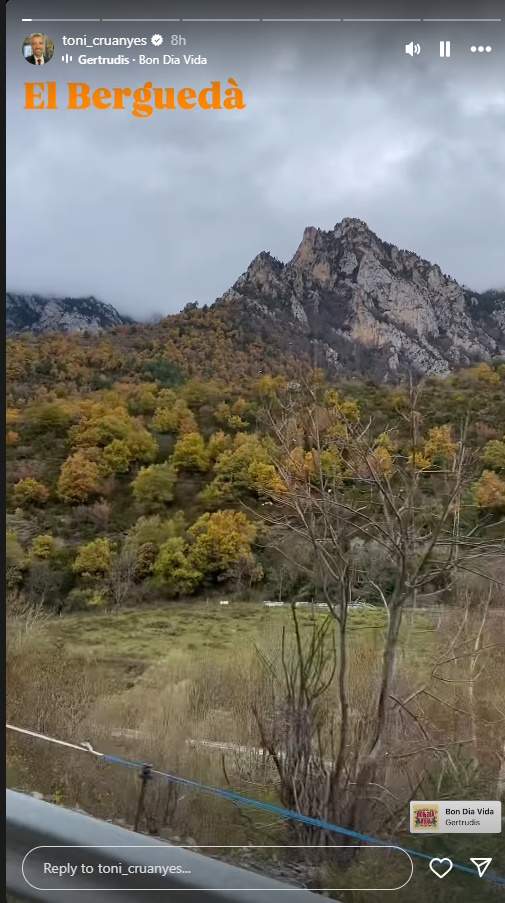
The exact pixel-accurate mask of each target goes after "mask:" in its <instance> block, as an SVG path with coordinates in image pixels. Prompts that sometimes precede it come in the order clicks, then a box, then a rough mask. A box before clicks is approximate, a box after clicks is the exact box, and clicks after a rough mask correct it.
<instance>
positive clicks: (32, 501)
mask: <svg viewBox="0 0 505 903" xmlns="http://www.w3.org/2000/svg"><path fill="white" fill-rule="evenodd" d="M48 498H49V489H48V488H47V486H44V484H43V483H41V482H40V481H39V480H35V479H34V478H33V477H26V478H25V479H24V480H19V481H18V482H17V483H16V485H15V486H14V501H15V503H16V504H17V505H45V503H46V502H47V500H48Z"/></svg>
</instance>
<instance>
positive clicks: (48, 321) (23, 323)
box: [5, 292, 133, 335]
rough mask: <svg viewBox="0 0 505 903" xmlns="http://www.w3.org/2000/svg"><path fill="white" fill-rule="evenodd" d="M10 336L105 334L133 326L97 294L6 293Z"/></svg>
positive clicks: (7, 322) (7, 325) (127, 318)
mask: <svg viewBox="0 0 505 903" xmlns="http://www.w3.org/2000/svg"><path fill="white" fill-rule="evenodd" d="M5 300H6V327H7V334H8V335H14V334H17V333H23V332H33V333H44V332H70V333H73V332H84V331H88V332H92V333H97V332H102V331H103V330H105V329H110V328H112V327H114V326H121V325H124V324H127V323H132V322H133V320H132V319H131V318H130V317H126V316H123V315H122V314H120V313H118V311H117V310H116V308H115V307H113V305H112V304H107V303H106V302H104V301H98V300H97V298H95V297H94V296H93V295H88V296H85V297H80V298H71V297H58V296H55V295H40V294H30V293H22V292H6V296H5Z"/></svg>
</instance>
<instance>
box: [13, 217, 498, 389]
mask: <svg viewBox="0 0 505 903" xmlns="http://www.w3.org/2000/svg"><path fill="white" fill-rule="evenodd" d="M9 298H11V299H17V301H16V304H17V309H18V313H19V311H21V314H22V315H23V316H22V317H21V320H22V322H21V325H19V317H18V321H15V322H14V324H13V319H14V320H15V318H13V317H12V315H11V319H10V321H9ZM19 299H21V300H19ZM44 303H45V305H46V307H45V308H44ZM37 305H38V307H42V308H44V310H46V315H44V316H42V315H41V316H40V317H39V319H38V320H37V313H38V307H37ZM62 305H63V308H64V310H62ZM7 306H8V317H7V325H8V332H9V331H10V332H18V333H19V332H29V331H32V332H35V333H41V332H46V331H48V330H53V331H54V330H56V331H63V332H72V331H76V332H81V333H82V332H83V331H88V332H91V333H98V332H102V331H107V330H109V329H110V328H111V327H121V326H127V327H129V329H131V330H133V332H132V335H131V338H130V339H127V337H126V335H125V330H124V329H121V330H120V332H121V334H122V335H123V339H121V341H122V342H123V344H124V343H125V342H131V344H132V345H133V346H135V347H138V345H139V343H140V344H141V345H144V344H145V345H146V347H147V346H148V345H150V343H152V342H154V343H155V344H156V346H158V347H159V349H160V353H162V354H163V355H164V356H165V357H168V358H170V359H171V360H173V361H177V364H178V365H181V366H183V369H189V370H190V371H191V369H192V368H193V367H194V366H195V365H196V364H195V362H194V360H193V358H192V360H191V361H187V362H186V365H184V363H183V359H185V357H186V356H187V354H188V353H189V352H188V350H187V349H190V348H198V349H199V351H198V356H199V358H200V356H201V355H202V356H203V359H202V361H201V362H200V364H198V367H199V368H200V369H201V370H202V372H203V371H205V373H206V375H212V373H213V372H214V371H221V370H222V368H223V362H222V361H221V360H220V359H217V358H216V359H215V358H214V357H213V355H216V354H218V355H219V356H220V355H221V354H222V351H221V350H219V351H218V349H220V348H221V347H222V346H220V345H219V342H218V341H217V340H216V336H223V337H224V336H226V354H227V355H235V356H236V357H237V358H239V357H240V360H241V364H240V366H241V368H242V370H244V372H245V369H248V370H250V369H259V367H261V364H260V365H259V367H258V363H257V362H258V360H259V359H261V356H263V359H264V361H265V366H266V367H267V368H268V367H272V366H274V369H275V362H277V361H278V362H279V363H280V362H281V360H282V367H283V369H284V370H290V369H293V370H295V369H296V366H297V364H299V363H301V362H304V366H306V365H308V366H312V367H320V368H322V369H324V370H327V371H329V372H330V373H333V374H335V375H349V376H365V377H369V378H372V379H374V380H376V381H383V380H386V381H391V380H393V381H396V380H398V379H402V378H403V377H405V376H406V375H407V374H409V373H410V374H414V375H419V376H422V375H445V374H447V373H449V372H450V371H451V370H455V369H459V368H461V367H465V366H469V365H471V364H473V363H476V362H478V361H487V360H491V359H493V358H497V357H501V356H502V355H505V292H504V291H499V290H497V289H490V290H488V291H486V292H480V293H479V292H474V291H472V290H471V289H469V288H467V287H466V286H462V285H460V284H459V283H458V282H457V281H456V280H455V279H454V278H453V277H451V276H449V275H447V274H445V273H443V272H442V269H441V268H440V266H439V265H438V264H436V263H431V262H430V261H428V260H425V259H424V258H422V257H420V256H419V255H417V254H416V253H415V252H413V251H408V250H402V249H399V248H398V247H396V246H395V245H393V244H391V243H390V242H387V241H384V240H382V239H381V238H379V237H378V236H377V235H376V234H375V233H374V232H373V231H372V230H371V229H370V228H369V227H368V225H367V224H366V223H365V222H364V221H363V220H360V219H356V218H345V219H343V220H342V221H340V222H338V223H337V224H336V225H335V227H334V228H333V229H330V230H323V229H318V228H316V227H314V226H308V227H307V228H306V229H305V230H304V232H303V236H302V239H301V241H300V243H299V245H298V247H297V248H296V250H295V252H294V254H293V256H292V257H291V259H290V260H288V261H287V262H282V261H280V260H278V259H277V258H276V257H274V256H273V255H272V254H271V253H270V252H269V251H260V253H259V254H257V255H256V256H255V257H254V258H253V260H252V261H251V263H250V264H249V266H248V267H247V269H246V270H245V271H244V272H243V273H242V274H241V275H240V276H239V277H238V279H236V280H235V282H234V283H233V285H232V286H231V287H230V288H229V289H228V290H227V291H226V292H224V293H223V294H222V295H221V296H220V297H219V298H217V299H216V301H214V303H213V304H212V305H204V306H203V307H202V308H198V305H197V304H195V303H192V304H188V305H186V306H185V308H184V309H183V310H182V311H181V312H180V313H177V314H170V315H169V316H167V317H165V318H163V319H162V320H160V322H159V323H156V324H146V323H137V324H134V325H131V324H132V320H131V319H130V318H128V317H125V316H122V315H120V314H119V313H118V312H117V310H116V309H115V308H113V307H112V306H111V305H106V304H104V303H103V302H99V301H97V300H96V299H95V298H93V297H90V298H87V299H69V298H67V299H63V300H62V299H60V300H59V301H58V299H45V301H44V299H43V298H42V297H41V296H37V295H32V296H27V295H15V294H13V293H11V294H10V295H9V294H8V295H7ZM11 306H12V304H11ZM34 308H35V311H34ZM43 312H44V311H43ZM47 312H48V314H49V315H47ZM23 318H24V319H23ZM34 320H35V325H34V323H33V321H34ZM16 323H17V324H18V325H16ZM9 324H10V329H9ZM127 331H128V330H127ZM213 333H215V336H214V338H213ZM205 335H206V336H207V339H205ZM213 348H215V349H216V350H215V351H212V350H211V349H213ZM191 354H192V355H194V352H193V351H192V352H191ZM248 356H249V358H250V360H249V363H248V364H246V359H247V357H248ZM290 361H291V364H290V363H289V362H290Z"/></svg>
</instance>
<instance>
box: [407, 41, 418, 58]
mask: <svg viewBox="0 0 505 903" xmlns="http://www.w3.org/2000/svg"><path fill="white" fill-rule="evenodd" d="M405 53H407V54H408V55H409V56H419V54H420V53H421V45H420V44H414V41H410V43H409V44H405Z"/></svg>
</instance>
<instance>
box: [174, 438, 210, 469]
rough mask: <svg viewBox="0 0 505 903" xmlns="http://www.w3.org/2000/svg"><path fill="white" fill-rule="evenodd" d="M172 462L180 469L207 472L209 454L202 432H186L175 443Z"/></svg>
mask: <svg viewBox="0 0 505 903" xmlns="http://www.w3.org/2000/svg"><path fill="white" fill-rule="evenodd" d="M172 464H173V465H174V467H175V468H176V469H177V470H179V469H181V470H190V471H191V470H196V471H199V472H200V473H205V471H206V470H207V469H208V467H209V456H208V453H207V449H206V448H205V440H204V438H203V436H202V435H201V433H184V434H183V435H182V436H180V437H179V438H178V440H177V442H176V443H175V446H174V452H173V455H172Z"/></svg>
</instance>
